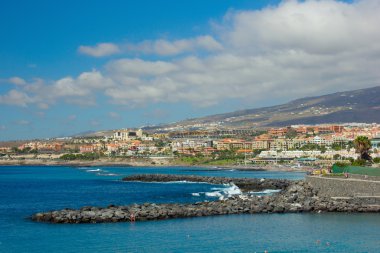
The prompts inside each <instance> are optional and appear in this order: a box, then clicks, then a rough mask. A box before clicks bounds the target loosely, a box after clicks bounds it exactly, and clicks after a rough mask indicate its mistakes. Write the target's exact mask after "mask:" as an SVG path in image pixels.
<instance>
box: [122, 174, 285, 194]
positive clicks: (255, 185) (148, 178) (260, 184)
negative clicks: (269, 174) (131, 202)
mask: <svg viewBox="0 0 380 253" xmlns="http://www.w3.org/2000/svg"><path fill="white" fill-rule="evenodd" d="M122 180H123V181H132V182H133V181H134V182H135V181H140V182H176V181H187V182H196V183H208V184H235V185H236V186H237V187H239V188H240V189H241V190H242V191H243V192H244V191H245V192H248V191H262V190H266V189H271V190H284V189H286V188H287V187H288V186H289V185H290V184H291V183H292V181H291V180H287V179H258V178H228V177H205V176H193V175H170V174H140V175H131V176H128V177H125V178H123V179H122Z"/></svg>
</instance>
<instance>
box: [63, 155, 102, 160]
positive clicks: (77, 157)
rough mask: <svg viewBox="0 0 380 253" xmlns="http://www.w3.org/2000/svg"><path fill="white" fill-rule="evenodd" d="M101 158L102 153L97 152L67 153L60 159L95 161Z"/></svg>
mask: <svg viewBox="0 0 380 253" xmlns="http://www.w3.org/2000/svg"><path fill="white" fill-rule="evenodd" d="M99 158H100V155H99V154H96V153H85V154H65V155H62V156H61V157H60V159H62V160H65V161H73V160H86V161H93V160H96V159H99Z"/></svg>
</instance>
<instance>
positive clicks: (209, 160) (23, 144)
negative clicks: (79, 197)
mask: <svg viewBox="0 0 380 253" xmlns="http://www.w3.org/2000/svg"><path fill="white" fill-rule="evenodd" d="M359 136H363V137H365V138H367V139H368V140H369V141H370V144H371V146H370V147H369V153H370V155H371V159H372V161H373V162H374V164H376V163H378V162H379V159H380V124H375V123H373V124H364V123H351V124H324V125H292V126H288V127H280V128H268V129H264V130H255V129H246V130H244V129H227V130H226V129H223V130H220V129H213V130H187V131H166V132H165V131H157V132H153V131H151V130H150V131H148V130H147V131H144V130H142V129H120V130H114V131H112V133H111V134H105V135H104V136H88V137H65V138H52V139H47V140H33V141H12V142H1V143H0V159H1V160H2V161H7V160H8V161H9V160H25V159H34V160H41V161H46V160H57V161H73V160H97V159H102V158H104V159H115V158H120V159H121V158H125V159H127V158H136V159H137V158H159V157H161V158H167V159H172V160H173V161H174V163H175V162H177V163H178V164H190V165H194V164H209V165H255V164H260V165H265V164H274V163H275V164H291V165H296V166H300V165H305V164H307V165H310V164H312V165H324V164H333V163H336V162H342V161H347V162H351V163H352V162H355V160H356V159H357V158H358V153H357V149H355V145H354V141H355V139H356V138H357V137H359ZM359 165H360V161H359Z"/></svg>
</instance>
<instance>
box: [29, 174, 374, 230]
mask: <svg viewBox="0 0 380 253" xmlns="http://www.w3.org/2000/svg"><path fill="white" fill-rule="evenodd" d="M201 179H203V180H201ZM123 180H125V181H144V182H148V181H149V180H151V181H149V182H168V181H183V180H186V181H192V182H207V183H212V184H225V183H234V184H235V185H239V184H242V185H243V186H246V189H247V190H248V189H254V190H257V189H264V188H265V187H269V186H271V187H269V188H265V189H280V190H281V192H279V193H277V194H274V195H271V196H255V195H250V194H249V193H246V194H243V195H239V196H233V197H230V198H227V199H224V200H217V201H211V202H198V203H195V204H154V203H145V204H133V205H128V206H114V205H110V206H108V207H105V208H101V207H83V208H81V209H77V210H73V209H64V210H60V211H50V212H45V213H37V214H35V215H33V216H32V219H33V220H34V221H39V222H50V223H104V222H130V221H145V220H162V219H172V218H185V217H199V216H210V215H226V214H255V213H296V212H380V205H369V204H366V203H363V202H362V201H356V200H354V199H332V198H330V197H326V196H319V195H318V192H317V191H316V190H315V189H313V187H312V186H311V185H310V184H309V183H307V182H305V181H289V180H272V179H265V180H260V179H234V178H214V177H199V176H175V175H159V176H158V175H135V176H129V177H127V178H124V179H123ZM197 180H198V181H197ZM264 182H266V183H264ZM247 185H249V187H247ZM264 185H265V187H264ZM261 187H264V188H261Z"/></svg>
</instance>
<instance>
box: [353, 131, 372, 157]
mask: <svg viewBox="0 0 380 253" xmlns="http://www.w3.org/2000/svg"><path fill="white" fill-rule="evenodd" d="M354 147H355V150H356V153H358V154H359V155H360V156H359V158H360V159H363V160H366V161H371V160H372V158H371V156H370V155H369V150H370V148H371V141H370V140H369V139H368V137H366V136H358V137H356V139H355V140H354Z"/></svg>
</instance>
